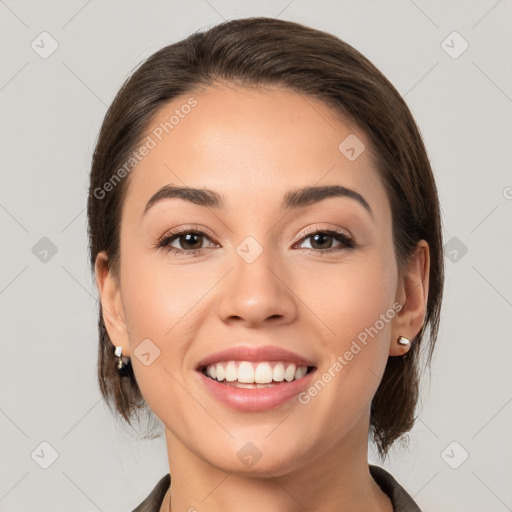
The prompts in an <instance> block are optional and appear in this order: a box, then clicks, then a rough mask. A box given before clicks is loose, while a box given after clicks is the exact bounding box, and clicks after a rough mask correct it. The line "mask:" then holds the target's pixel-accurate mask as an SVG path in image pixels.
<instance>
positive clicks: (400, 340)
mask: <svg viewBox="0 0 512 512" xmlns="http://www.w3.org/2000/svg"><path fill="white" fill-rule="evenodd" d="M397 342H398V344H399V345H403V346H404V347H408V346H409V345H410V344H411V341H410V340H408V339H407V338H405V337H404V336H398V339H397Z"/></svg>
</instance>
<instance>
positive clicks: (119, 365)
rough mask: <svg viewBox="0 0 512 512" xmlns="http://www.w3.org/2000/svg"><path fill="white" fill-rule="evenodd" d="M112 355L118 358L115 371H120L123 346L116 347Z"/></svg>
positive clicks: (122, 363) (122, 362)
mask: <svg viewBox="0 0 512 512" xmlns="http://www.w3.org/2000/svg"><path fill="white" fill-rule="evenodd" d="M114 354H115V356H116V357H118V358H119V362H118V363H117V369H118V370H119V371H121V370H122V369H123V367H124V361H123V346H122V345H118V346H117V347H116V349H115V350H114Z"/></svg>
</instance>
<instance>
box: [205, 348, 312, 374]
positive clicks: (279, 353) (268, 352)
mask: <svg viewBox="0 0 512 512" xmlns="http://www.w3.org/2000/svg"><path fill="white" fill-rule="evenodd" d="M219 361H286V362H289V363H294V364H295V365H296V366H314V364H313V362H312V361H310V360H308V359H305V358H304V357H302V356H299V355H298V354H295V353H294V352H290V351H289V350H286V349H284V348H280V347H276V346H272V345H265V346H263V347H260V346H258V347H251V346H248V345H240V346H237V347H230V348H228V349H225V350H221V351H220V352H215V354H210V355H209V356H206V357H205V358H203V359H201V361H199V362H198V363H197V369H198V370H199V369H200V368H202V367H206V366H208V365H210V364H213V363H218V362H219Z"/></svg>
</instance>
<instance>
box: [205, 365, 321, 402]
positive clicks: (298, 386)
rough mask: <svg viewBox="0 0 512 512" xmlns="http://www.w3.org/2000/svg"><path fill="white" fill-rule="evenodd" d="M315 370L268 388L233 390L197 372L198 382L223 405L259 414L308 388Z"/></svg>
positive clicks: (231, 387) (233, 388)
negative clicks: (296, 378)
mask: <svg viewBox="0 0 512 512" xmlns="http://www.w3.org/2000/svg"><path fill="white" fill-rule="evenodd" d="M315 370H316V368H315V369H313V370H312V371H311V372H309V373H307V374H306V375H304V377H302V378H300V379H298V380H293V381H292V382H288V381H286V380H285V381H283V382H281V383H280V384H276V385H275V386H273V387H270V388H259V389H258V388H255V389H247V388H245V389H244V388H235V387H233V386H228V385H226V384H221V383H220V382H219V381H217V380H214V379H211V378H210V377H207V376H206V375H204V374H203V373H202V372H201V371H197V373H198V374H199V378H200V380H201V381H202V382H203V383H204V385H205V386H206V388H207V389H208V390H209V391H210V393H211V394H212V395H213V396H214V397H215V398H217V399H218V400H220V401H221V402H222V403H224V404H225V405H227V406H229V407H231V408H232V409H236V410H238V411H244V412H259V411H267V410H269V409H274V408H276V407H279V406H280V405H282V404H284V403H286V402H287V401H289V400H291V399H292V398H293V397H295V396H297V395H298V394H299V393H300V392H301V391H302V390H303V389H304V388H306V387H307V386H309V383H310V381H311V378H312V375H313V374H314V373H315Z"/></svg>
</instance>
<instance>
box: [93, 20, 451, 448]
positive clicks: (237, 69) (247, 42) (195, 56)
mask: <svg viewBox="0 0 512 512" xmlns="http://www.w3.org/2000/svg"><path fill="white" fill-rule="evenodd" d="M219 81H224V82H226V83H228V84H235V85H242V86H246V87H265V86H278V87H285V88H288V89H291V90H294V91H296V92H298V93H300V94H304V95H309V96H311V97H315V98H318V99H320V100H322V101H323V102H324V103H325V104H326V105H328V106H329V107H330V108H332V109H333V112H336V113H339V114H340V115H341V116H343V118H344V119H346V120H347V121H348V122H353V123H355V124H356V125H357V126H358V127H360V128H361V129H362V131H363V132H364V133H365V134H366V135H367V136H368V138H369V141H370V148H369V149H370V150H371V151H370V152H371V154H372V155H374V157H375V164H376V167H377V169H378V171H379V174H380V176H381V179H382V181H383V183H384V185H385V188H386V191H387V194H388V197H389V200H390V204H391V210H392V219H393V226H392V228H393V244H394V249H395V255H396V261H397V267H398V269H399V271H400V273H402V272H403V271H404V269H405V268H406V266H407V262H408V259H409V258H410V257H411V256H412V254H413V253H414V250H415V247H416V243H417V242H418V241H419V240H420V239H424V240H426V241H427V243H428V245H429V249H430V258H431V265H430V275H429V296H428V302H427V312H426V316H425V323H424V325H423V327H422V328H421V330H420V332H419V333H418V334H417V336H416V337H415V338H414V339H413V340H412V346H411V348H410V350H409V352H408V353H407V355H406V356H403V357H389V358H388V362H387V366H386V369H385V372H384V376H383V378H382V381H381V383H380V385H379V388H378V389H377V392H376V394H375V396H374V398H373V400H372V404H371V415H370V433H371V435H372V439H373V441H374V442H375V444H376V446H377V449H378V452H379V455H380V456H381V457H385V456H386V455H387V453H388V451H389V448H390V447H391V445H392V444H393V443H394V442H395V441H396V440H397V439H398V438H400V437H401V436H403V434H405V433H406V432H408V431H409V430H410V429H411V428H412V426H413V424H414V421H415V409H416V404H417V401H418V395H419V370H420V366H421V363H420V357H419V356H420V347H421V344H422V339H423V336H424V333H425V330H426V328H427V326H430V333H429V338H430V339H427V342H426V343H427V345H426V348H427V349H428V350H427V360H426V366H429V365H430V362H431V358H432V351H433V349H434V344H435V341H436V339H437V333H438V328H439V317H440V309H441V302H442V293H443V281H444V267H443V265H444V258H443V245H442V232H441V217H440V207H439V200H438V195H437V189H436V185H435V181H434V176H433V173H432V169H431V166H430V162H429V159H428V157H427V153H426V150H425V147H424V144H423V141H422V138H421V135H420V132H419V129H418V127H417V126H416V124H415V122H414V120H413V117H412V115H411V112H410V110H409V108H408V107H407V105H406V103H405V101H404V100H403V99H402V97H401V96H400V94H399V93H398V92H397V91H396V89H395V88H394V87H393V85H392V84H391V83H390V82H389V81H388V80H387V79H386V78H385V77H384V75H383V74H382V73H381V72H380V71H379V70H378V69H377V68H376V67H375V66H374V65H373V64H372V63H371V62H370V61H368V60H367V59H366V58H365V57H364V56H363V55H362V54H360V53H359V52H358V51H357V50H355V49H354V48H353V47H352V46H350V45H349V44H347V43H345V42H344V41H342V40H340V39H338V38H337V37H335V36H333V35H331V34H328V33H325V32H322V31H319V30H315V29H312V28H309V27H306V26H303V25H301V24H298V23H293V22H289V21H282V20H278V19H273V18H245V19H238V20H231V21H227V22H224V23H221V24H219V25H216V26H214V27H213V28H211V29H209V30H207V31H204V32H198V33H194V34H192V35H190V36H189V37H188V38H186V39H184V40H182V41H179V42H177V43H175V44H171V45H169V46H166V47H165V48H162V49H161V50H159V51H157V52H156V53H154V54H153V55H152V56H150V57H149V58H148V59H147V60H145V61H144V62H143V63H141V65H139V67H138V68H137V69H135V71H134V72H133V73H132V75H131V76H130V77H129V78H128V79H127V80H126V82H125V83H124V84H123V86H122V87H121V89H120V90H119V92H118V94H117V96H116V97H115V99H114V101H113V103H112V105H111V106H110V108H109V109H108V111H107V113H106V116H105V119H104V121H103V124H102V127H101V131H100V133H99V137H98V140H97V144H96V148H95V151H94V155H93V161H92V169H91V175H90V189H89V198H88V210H87V213H88V222H89V241H90V262H91V266H92V269H93V273H94V263H95V259H96V256H97V254H98V252H100V251H102V250H105V251H106V253H107V255H108V258H109V271H110V272H111V274H112V276H114V277H116V278H117V277H118V276H119V269H120V254H119V238H120V221H121V208H122V205H123V200H124V197H125V194H126V190H127V186H128V183H129V176H128V178H127V179H123V180H121V181H120V182H119V183H117V184H115V186H113V187H110V190H109V191H108V193H105V190H106V189H105V188H104V184H106V183H107V182H109V180H111V179H112V177H113V176H114V175H115V173H116V171H117V170H118V169H120V168H121V167H122V166H123V165H124V163H125V162H126V161H127V160H128V159H129V158H130V155H131V153H132V152H133V151H134V149H135V148H136V146H137V144H139V143H140V141H141V140H142V139H143V137H144V135H145V130H147V128H148V125H149V123H150V121H151V120H152V118H153V117H154V115H155V114H156V113H157V112H158V111H159V109H160V108H161V107H163V106H164V105H165V104H166V103H168V102H170V101H172V100H173V99H174V98H176V97H178V96H180V95H183V94H189V93H190V92H192V91H194V90H197V89H200V88H202V87H207V86H209V85H212V84H213V83H215V82H219ZM98 326H99V353H98V357H99V360H98V378H99V385H100V390H101V393H102V395H103V397H104V398H105V400H106V402H107V404H108V405H109V407H110V408H111V409H112V410H113V411H116V412H117V413H118V414H120V415H121V417H122V418H124V419H125V420H126V422H127V423H128V424H131V423H130V419H131V418H132V417H133V415H134V414H135V413H136V412H137V413H138V411H139V410H141V409H143V410H144V409H145V410H146V412H148V409H149V408H148V407H147V405H146V404H145V401H144V399H143V397H142V394H141V392H140V389H139V387H138V384H137V382H136V379H135V376H134V373H133V370H132V368H131V364H130V363H128V367H127V370H126V372H125V375H124V376H120V375H119V373H118V371H117V368H116V361H115V356H114V353H113V344H112V342H111V341H110V338H109V336H108V333H107V331H106V329H105V325H104V322H103V315H102V307H101V303H100V304H99V319H98Z"/></svg>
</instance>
